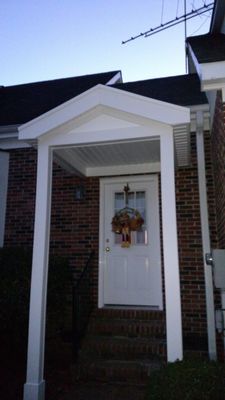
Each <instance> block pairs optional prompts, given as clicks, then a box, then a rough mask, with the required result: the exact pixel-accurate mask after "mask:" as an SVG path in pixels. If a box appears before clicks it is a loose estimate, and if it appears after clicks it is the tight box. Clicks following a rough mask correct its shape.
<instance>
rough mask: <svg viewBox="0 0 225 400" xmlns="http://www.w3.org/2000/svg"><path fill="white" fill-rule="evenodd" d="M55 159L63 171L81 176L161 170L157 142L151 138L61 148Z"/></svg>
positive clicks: (55, 153) (158, 143) (56, 150)
mask: <svg viewBox="0 0 225 400" xmlns="http://www.w3.org/2000/svg"><path fill="white" fill-rule="evenodd" d="M54 158H55V161H56V162H58V163H59V164H60V165H61V166H62V167H63V168H66V169H67V170H69V171H71V172H76V173H78V174H80V175H84V176H98V175H101V176H107V175H111V174H112V173H115V172H118V173H119V172H120V171H121V172H123V173H126V172H130V173H137V172H138V173H139V172H151V171H152V170H154V171H156V170H159V168H160V167H159V164H160V142H159V139H158V138H151V140H139V141H129V142H116V143H102V144H93V145H86V146H73V147H64V148H60V149H55V150H54Z"/></svg>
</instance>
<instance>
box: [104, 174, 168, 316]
mask: <svg viewBox="0 0 225 400" xmlns="http://www.w3.org/2000/svg"><path fill="white" fill-rule="evenodd" d="M130 181H132V183H133V182H135V181H137V182H141V183H148V182H151V181H154V182H156V183H158V175H157V174H149V175H129V176H119V177H113V178H102V179H100V210H99V213H100V218H99V283H98V306H99V308H102V307H104V269H105V263H106V259H105V233H104V214H105V212H104V211H105V185H108V184H113V183H121V185H123V184H125V183H126V182H130ZM155 207H156V213H157V216H158V220H159V193H158V190H157V192H156V205H155ZM156 234H158V240H159V260H158V262H159V268H160V269H161V250H160V248H161V243H160V221H159V229H158V232H156ZM159 291H160V295H159V304H158V307H159V309H160V310H162V308H163V301H162V273H161V282H160V283H159ZM137 307H138V306H137ZM140 307H141V306H140Z"/></svg>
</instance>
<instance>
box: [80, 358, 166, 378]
mask: <svg viewBox="0 0 225 400" xmlns="http://www.w3.org/2000/svg"><path fill="white" fill-rule="evenodd" d="M161 365H162V364H161V363H159V362H157V361H155V362H153V361H152V360H144V361H140V360H133V361H121V360H93V361H92V363H90V361H88V362H80V363H79V365H78V366H77V367H75V369H74V371H73V374H74V376H75V377H76V379H77V380H80V381H88V382H90V381H95V382H98V381H99V382H110V383H112V382H117V383H119V382H120V383H122V382H127V383H132V384H145V383H146V381H147V379H148V377H149V376H150V374H151V372H152V371H153V370H156V369H159V368H160V366H161Z"/></svg>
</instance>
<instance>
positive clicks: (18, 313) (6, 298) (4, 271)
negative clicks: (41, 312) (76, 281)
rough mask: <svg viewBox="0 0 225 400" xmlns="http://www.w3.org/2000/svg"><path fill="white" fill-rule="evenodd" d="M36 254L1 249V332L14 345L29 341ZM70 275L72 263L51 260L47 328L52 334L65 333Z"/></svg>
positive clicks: (60, 259)
mask: <svg viewBox="0 0 225 400" xmlns="http://www.w3.org/2000/svg"><path fill="white" fill-rule="evenodd" d="M31 265H32V252H31V250H26V249H22V248H3V249H0V310H1V311H0V332H1V334H3V335H10V336H12V337H13V340H14V341H21V340H24V339H25V338H26V337H27V329H28V317H29V298H30V280H31ZM69 279H70V274H69V267H68V263H67V261H66V260H65V259H62V258H60V257H50V259H49V276H48V301H47V305H48V306H47V327H48V331H49V332H51V334H53V332H54V333H56V332H57V331H60V330H62V329H63V325H64V322H65V315H66V307H67V289H68V284H69Z"/></svg>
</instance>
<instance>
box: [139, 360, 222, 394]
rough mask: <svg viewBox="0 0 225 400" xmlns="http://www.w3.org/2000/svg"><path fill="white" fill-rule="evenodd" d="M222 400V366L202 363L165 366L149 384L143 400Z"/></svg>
mask: <svg viewBox="0 0 225 400" xmlns="http://www.w3.org/2000/svg"><path fill="white" fill-rule="evenodd" d="M180 399H182V400H199V399H201V400H212V399H213V400H224V399H225V365H224V364H220V363H217V362H207V361H202V360H196V359H193V360H186V361H182V362H175V363H171V364H168V365H167V366H166V367H164V368H162V369H160V370H158V371H155V372H154V373H153V374H152V375H151V377H150V380H149V385H148V391H147V396H146V400H180Z"/></svg>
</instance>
